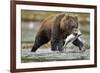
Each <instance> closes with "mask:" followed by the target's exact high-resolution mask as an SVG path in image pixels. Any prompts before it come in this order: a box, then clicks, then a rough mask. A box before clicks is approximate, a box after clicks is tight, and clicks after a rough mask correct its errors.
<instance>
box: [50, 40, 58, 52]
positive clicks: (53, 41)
mask: <svg viewBox="0 0 100 73" xmlns="http://www.w3.org/2000/svg"><path fill="white" fill-rule="evenodd" d="M57 44H58V41H57V40H55V39H51V50H52V51H57V49H58V46H57Z"/></svg>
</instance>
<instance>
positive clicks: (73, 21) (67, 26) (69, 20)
mask: <svg viewBox="0 0 100 73" xmlns="http://www.w3.org/2000/svg"><path fill="white" fill-rule="evenodd" d="M60 24H61V26H60V27H61V29H63V30H64V31H65V32H66V33H67V34H75V35H76V34H77V33H78V17H77V16H69V15H65V16H64V17H63V18H62V20H61V22H60Z"/></svg>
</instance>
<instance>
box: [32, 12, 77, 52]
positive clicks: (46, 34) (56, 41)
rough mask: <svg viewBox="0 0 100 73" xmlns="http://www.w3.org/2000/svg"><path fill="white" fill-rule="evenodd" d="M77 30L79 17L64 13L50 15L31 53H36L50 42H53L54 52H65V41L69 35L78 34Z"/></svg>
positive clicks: (42, 26)
mask: <svg viewBox="0 0 100 73" xmlns="http://www.w3.org/2000/svg"><path fill="white" fill-rule="evenodd" d="M77 30H78V17H77V16H69V15H66V14H64V13H58V14H53V15H50V16H49V17H47V18H46V19H44V20H43V21H42V23H41V27H40V29H39V31H38V32H37V35H36V38H35V42H34V46H33V48H32V50H31V51H32V52H35V51H36V50H37V49H38V48H39V47H40V46H42V45H43V44H45V43H47V42H49V41H51V50H52V51H63V45H64V40H65V39H66V38H67V36H68V35H70V34H72V33H74V34H76V33H77Z"/></svg>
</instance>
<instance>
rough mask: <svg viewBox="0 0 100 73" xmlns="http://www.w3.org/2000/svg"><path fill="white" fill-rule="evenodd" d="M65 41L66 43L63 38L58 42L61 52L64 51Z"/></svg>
mask: <svg viewBox="0 0 100 73" xmlns="http://www.w3.org/2000/svg"><path fill="white" fill-rule="evenodd" d="M63 43H64V41H63V40H60V41H59V42H58V44H57V45H58V51H59V52H63V50H64V49H63Z"/></svg>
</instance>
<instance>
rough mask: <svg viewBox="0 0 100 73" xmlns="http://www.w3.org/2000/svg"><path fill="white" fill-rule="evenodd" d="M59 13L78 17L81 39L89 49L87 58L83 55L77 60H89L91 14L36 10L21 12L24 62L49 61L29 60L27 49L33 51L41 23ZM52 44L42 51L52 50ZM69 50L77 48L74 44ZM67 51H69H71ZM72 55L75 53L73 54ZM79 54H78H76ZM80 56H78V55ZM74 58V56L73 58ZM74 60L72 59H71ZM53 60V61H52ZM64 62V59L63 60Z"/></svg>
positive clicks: (70, 45) (44, 46)
mask: <svg viewBox="0 0 100 73" xmlns="http://www.w3.org/2000/svg"><path fill="white" fill-rule="evenodd" d="M57 13H65V14H66V15H71V16H78V20H79V27H80V31H81V33H82V36H81V39H82V41H83V43H84V47H85V48H86V49H88V51H87V52H86V53H87V54H86V53H85V57H84V56H83V55H82V56H81V57H79V58H75V59H89V49H90V14H89V13H75V12H58V11H57V12H50V11H36V10H35V11H34V10H21V49H22V62H27V61H32V62H33V61H41V59H42V60H43V61H47V60H48V59H46V58H45V59H46V60H44V59H43V58H44V57H42V58H40V57H39V58H38V59H36V57H34V58H33V57H32V58H31V59H29V57H28V55H27V49H31V48H32V46H33V44H34V40H35V36H36V34H37V31H38V30H39V27H40V26H41V24H40V23H41V22H42V21H43V20H44V19H45V18H46V17H48V16H49V15H52V14H57ZM50 47H51V46H50V42H49V43H47V44H45V45H43V46H41V47H40V48H41V49H45V48H46V49H50ZM67 48H68V49H69V50H70V49H73V48H76V47H75V46H74V45H72V44H68V46H67ZM68 49H67V51H69V50H68ZM71 54H72V55H73V54H75V53H71ZM76 54H77V53H76ZM77 56H78V55H77ZM72 57H73V56H72ZM71 59H72V58H71ZM50 60H51V59H50ZM63 60H64V59H63Z"/></svg>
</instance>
